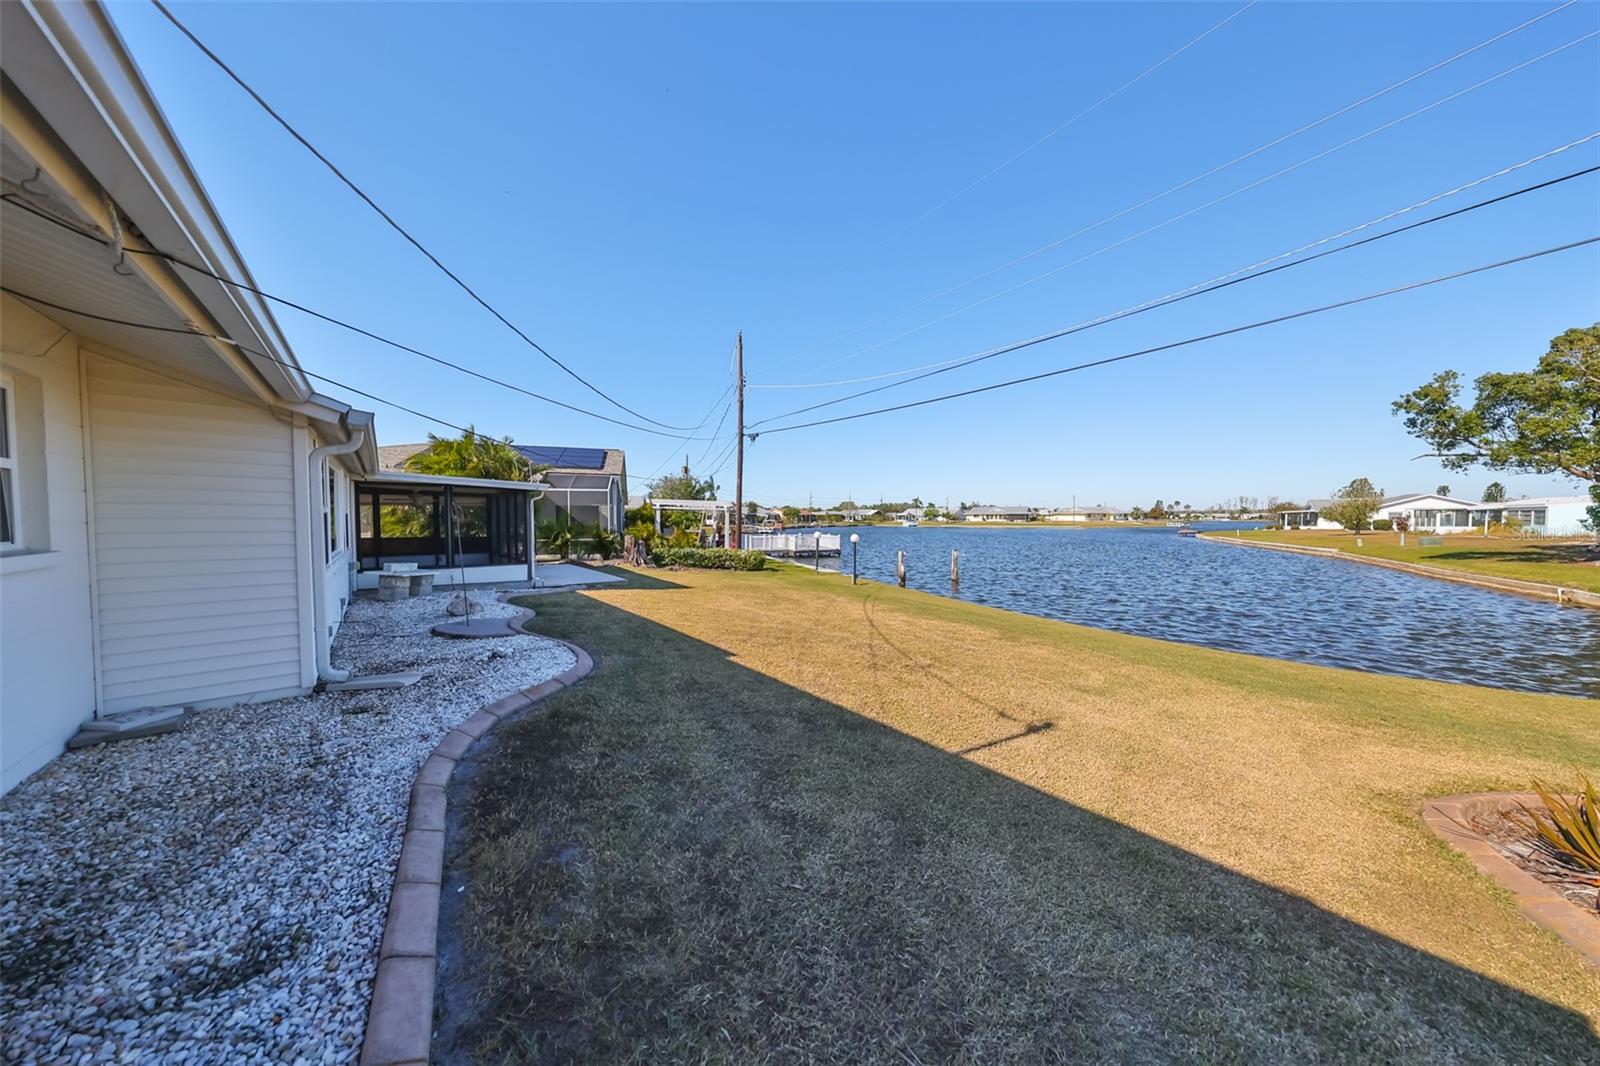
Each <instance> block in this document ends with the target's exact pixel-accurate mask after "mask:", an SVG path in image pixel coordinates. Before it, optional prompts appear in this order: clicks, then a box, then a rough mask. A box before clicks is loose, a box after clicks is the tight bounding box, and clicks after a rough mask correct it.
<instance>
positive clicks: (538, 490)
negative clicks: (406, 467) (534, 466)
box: [360, 470, 550, 496]
mask: <svg viewBox="0 0 1600 1066" xmlns="http://www.w3.org/2000/svg"><path fill="white" fill-rule="evenodd" d="M360 480H361V483H362V484H364V485H393V486H395V487H396V488H413V489H422V488H445V487H451V488H458V489H463V488H470V489H509V490H512V491H515V492H526V493H530V494H532V495H535V496H542V495H544V493H545V491H546V490H547V489H548V488H549V487H550V486H548V485H545V484H542V483H540V482H536V481H497V480H495V479H493V478H486V477H447V476H445V475H443V474H411V473H403V472H400V471H397V470H384V471H382V472H381V473H376V474H371V475H369V476H366V477H363V478H361V479H360Z"/></svg>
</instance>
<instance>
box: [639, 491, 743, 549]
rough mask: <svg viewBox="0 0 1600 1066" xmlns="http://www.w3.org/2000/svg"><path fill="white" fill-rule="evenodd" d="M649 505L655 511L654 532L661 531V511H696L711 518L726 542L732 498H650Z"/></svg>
mask: <svg viewBox="0 0 1600 1066" xmlns="http://www.w3.org/2000/svg"><path fill="white" fill-rule="evenodd" d="M650 506H651V508H653V509H654V510H655V513H656V532H657V533H660V532H661V512H663V511H696V512H698V513H700V514H702V515H708V516H710V518H711V521H712V525H713V527H714V528H716V529H717V530H718V532H720V533H721V535H722V543H724V544H726V543H728V536H729V530H730V529H731V526H732V523H731V521H730V516H731V515H732V514H733V501H732V500H657V499H651V501H650Z"/></svg>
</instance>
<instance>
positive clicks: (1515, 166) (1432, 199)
mask: <svg viewBox="0 0 1600 1066" xmlns="http://www.w3.org/2000/svg"><path fill="white" fill-rule="evenodd" d="M1597 138H1600V132H1596V133H1591V134H1588V135H1587V136H1584V137H1580V138H1578V139H1577V140H1575V141H1569V142H1568V143H1566V144H1563V145H1560V146H1558V147H1556V148H1552V149H1550V150H1549V151H1546V152H1541V153H1539V154H1538V155H1536V156H1531V157H1530V158H1528V159H1524V160H1522V161H1521V162H1519V163H1512V164H1511V165H1510V166H1506V167H1501V168H1500V169H1499V170H1496V171H1495V172H1494V173H1492V174H1485V175H1484V176H1483V177H1481V178H1474V179H1473V180H1471V181H1469V182H1465V183H1463V184H1461V185H1457V186H1455V187H1454V188H1452V189H1446V190H1445V191H1444V192H1441V193H1435V194H1434V195H1432V196H1429V197H1427V198H1426V199H1423V200H1418V201H1417V202H1416V203H1414V204H1409V205H1407V206H1405V207H1402V208H1398V209H1396V210H1394V211H1390V212H1388V213H1386V214H1383V215H1379V216H1378V217H1377V218H1372V219H1368V220H1367V221H1365V222H1362V223H1360V224H1358V225H1355V226H1351V227H1349V228H1348V229H1345V230H1342V231H1340V232H1338V233H1334V234H1331V235H1329V236H1327V237H1322V238H1320V239H1318V240H1315V241H1312V242H1310V243H1309V244H1302V245H1300V246H1299V247H1298V248H1291V249H1289V250H1288V251H1285V252H1279V253H1278V254H1277V255H1274V256H1270V257H1268V258H1266V259H1262V260H1260V261H1258V262H1255V263H1251V264H1250V265H1248V266H1243V267H1239V268H1237V269H1235V270H1230V271H1228V272H1227V273H1226V274H1219V275H1217V276H1216V277H1214V278H1208V279H1207V280H1205V281H1201V282H1196V283H1195V284H1193V285H1189V286H1186V287H1185V288H1182V289H1178V290H1176V291H1174V292H1169V293H1167V294H1166V295H1164V296H1157V297H1154V298H1152V299H1149V300H1146V301H1144V302H1142V303H1138V304H1135V305H1133V306H1132V307H1126V308H1123V309H1122V310H1120V311H1113V312H1111V313H1109V314H1105V315H1101V316H1099V317H1098V318H1092V319H1089V320H1087V321H1085V322H1081V323H1079V325H1081V326H1091V325H1098V324H1100V323H1102V322H1109V321H1115V320H1117V319H1119V318H1124V317H1127V316H1128V315H1129V314H1132V313H1134V312H1138V311H1144V310H1147V309H1149V308H1151V307H1154V306H1165V305H1166V304H1167V303H1169V302H1174V301H1175V298H1177V297H1181V296H1187V295H1189V294H1191V293H1194V292H1195V291H1196V290H1199V289H1202V288H1205V287H1206V286H1210V285H1214V284H1215V283H1217V282H1220V281H1227V280H1228V279H1229V278H1234V277H1237V276H1238V275H1240V274H1244V273H1247V272H1249V271H1252V270H1256V269H1257V268H1259V267H1264V266H1267V265H1268V264H1270V263H1276V262H1277V261H1278V260H1280V259H1286V258H1288V257H1289V256H1291V255H1298V254H1300V253H1301V252H1304V251H1309V250H1310V249H1312V248H1318V247H1321V246H1322V245H1324V244H1328V243H1330V242H1332V241H1336V240H1340V239H1341V238H1344V237H1348V236H1350V235H1351V234H1352V233H1359V232H1360V231H1362V230H1364V229H1370V228H1371V227H1373V226H1376V225H1379V224H1380V223H1383V222H1387V221H1389V220H1390V219H1393V218H1398V217H1400V216H1401V215H1405V214H1410V213H1411V212H1412V211H1418V210H1421V209H1422V208H1424V207H1427V206H1428V205H1429V204H1435V203H1438V202H1439V201H1440V200H1447V199H1449V198H1450V197H1452V196H1456V195H1459V194H1460V193H1463V192H1466V191H1467V190H1468V189H1472V188H1476V187H1477V186H1479V185H1483V184H1485V183H1487V182H1490V181H1494V180H1495V179H1496V178H1502V177H1505V176H1506V175H1507V174H1512V173H1515V172H1516V171H1518V170H1522V169H1524V168H1526V167H1529V166H1532V165H1533V164H1535V163H1541V162H1543V161H1544V160H1546V159H1550V158H1553V157H1555V156H1558V155H1560V154H1561V153H1563V152H1567V151H1571V150H1572V149H1574V148H1577V147H1579V146H1581V145H1585V144H1588V143H1589V142H1590V141H1593V140H1595V139H1597ZM1584 173H1587V172H1586V171H1580V172H1578V173H1576V174H1569V175H1567V176H1566V177H1564V178H1560V179H1557V181H1565V180H1567V179H1568V178H1573V177H1580V176H1582V174H1584ZM1548 184H1555V182H1546V183H1543V184H1541V185H1536V186H1530V187H1529V188H1526V189H1519V190H1517V192H1515V193H1512V194H1509V195H1510V196H1518V195H1521V194H1522V193H1524V192H1532V191H1534V190H1535V189H1539V188H1543V187H1544V185H1548ZM1507 198H1509V197H1497V198H1496V199H1497V200H1499V199H1507ZM1490 202H1494V201H1485V204H1487V203H1490ZM1485 204H1475V205H1473V206H1474V207H1481V206H1485ZM1433 221H1437V220H1433ZM976 354H977V355H979V356H981V355H982V354H983V353H976ZM974 358H975V356H974V355H959V356H956V357H955V358H953V359H942V360H940V361H939V362H936V363H924V364H922V365H921V366H913V367H906V368H904V369H901V370H890V371H886V372H884V373H882V374H868V375H865V376H862V377H855V378H844V379H842V380H837V381H813V382H795V383H787V384H774V385H761V384H750V385H747V386H745V387H746V388H749V389H823V388H836V387H838V386H841V385H859V384H862V383H864V382H869V381H883V380H885V379H886V378H898V377H905V376H906V375H908V374H916V373H918V372H920V371H923V370H933V369H937V368H940V367H946V366H960V365H965V364H966V363H968V362H970V361H972V360H973V359H974ZM790 413H791V414H794V413H797V412H790ZM779 417H785V416H779Z"/></svg>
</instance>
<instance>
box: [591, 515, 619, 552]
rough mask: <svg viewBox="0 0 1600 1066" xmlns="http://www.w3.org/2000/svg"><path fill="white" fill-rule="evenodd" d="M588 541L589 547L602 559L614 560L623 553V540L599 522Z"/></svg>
mask: <svg viewBox="0 0 1600 1066" xmlns="http://www.w3.org/2000/svg"><path fill="white" fill-rule="evenodd" d="M588 539H589V547H591V548H593V549H594V553H595V554H596V555H598V556H600V558H601V559H614V558H616V557H617V555H618V554H619V553H620V552H621V551H622V538H621V537H619V536H617V535H616V534H615V533H613V532H611V530H609V529H607V528H606V527H605V526H603V525H601V524H600V523H599V522H596V523H595V524H594V528H592V529H590V530H589V538H588Z"/></svg>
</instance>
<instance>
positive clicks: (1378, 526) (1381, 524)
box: [1372, 518, 1394, 533]
mask: <svg viewBox="0 0 1600 1066" xmlns="http://www.w3.org/2000/svg"><path fill="white" fill-rule="evenodd" d="M1393 528H1394V519H1392V518H1376V519H1373V522H1372V530H1373V532H1374V533H1387V532H1389V530H1391V529H1393Z"/></svg>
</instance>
